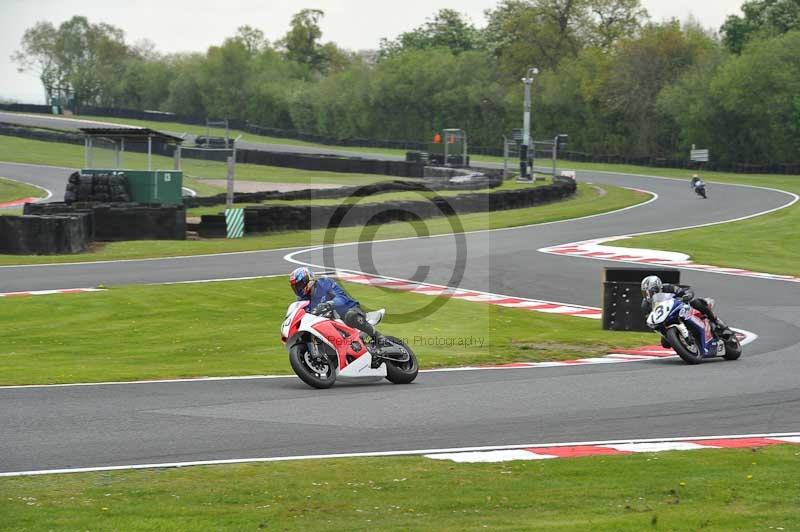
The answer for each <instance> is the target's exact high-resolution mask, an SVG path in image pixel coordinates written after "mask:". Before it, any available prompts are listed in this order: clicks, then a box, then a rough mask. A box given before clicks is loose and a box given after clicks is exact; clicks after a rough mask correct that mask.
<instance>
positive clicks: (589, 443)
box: [0, 432, 800, 477]
mask: <svg viewBox="0 0 800 532" xmlns="http://www.w3.org/2000/svg"><path fill="white" fill-rule="evenodd" d="M797 436H800V433H798V432H779V433H767V434H736V435H722V436H718V435H710V436H686V437H669V438H642V439H623V440H600V441H585V442H562V443H543V444H537V443H526V444H516V445H491V446H482V447H452V448H443V449H414V450H397V451H365V452H358V453H333V454H312V455H297V456H275V457H260V458H228V459H217V460H196V461H188V462H163V463H149V464H129V465H115V466H96V467H77V468H64V469H41V470H31V471H9V472H2V473H0V477H21V476H36V475H54V474H67V473H91V472H100V471H125V470H135V469H161V468H180V467H191V466H208V465H230V464H248V463H251V464H253V463H265V462H290V461H300V460H325V459H339V458H369V457H392V456H421V455H426V454H442V453H461V452H476V451H478V452H479V451H500V450H513V449H527V448H531V447H535V448H538V449H547V448H558V447H572V446H597V445H625V444H637V443H660V442H681V441H687V442H694V441H702V440H712V439H713V440H722V439H725V440H728V439H730V440H734V439H745V438H787V437H788V438H793V437H797Z"/></svg>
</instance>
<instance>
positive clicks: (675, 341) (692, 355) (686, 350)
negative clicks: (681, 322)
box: [667, 327, 703, 364]
mask: <svg viewBox="0 0 800 532" xmlns="http://www.w3.org/2000/svg"><path fill="white" fill-rule="evenodd" d="M690 337H691V334H690ZM667 341H669V343H670V345H672V349H674V350H675V352H676V353H678V356H679V357H681V358H682V359H683V361H684V362H686V363H687V364H699V363H700V362H702V361H703V356H702V355H701V354H700V350H699V348H698V346H697V344H696V343H692V345H691V347H694V352H692V349H691V347H690V346H689V345H688V344H687V343H686V339H684V337H683V336H682V335H681V333H680V331H678V329H676V328H675V327H671V328H669V329H667ZM692 341H693V342H694V339H692Z"/></svg>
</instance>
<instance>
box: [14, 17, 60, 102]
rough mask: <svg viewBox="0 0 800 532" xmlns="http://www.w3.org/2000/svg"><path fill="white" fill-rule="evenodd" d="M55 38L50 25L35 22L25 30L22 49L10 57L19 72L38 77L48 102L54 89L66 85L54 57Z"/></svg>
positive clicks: (54, 31) (52, 27)
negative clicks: (29, 73)
mask: <svg viewBox="0 0 800 532" xmlns="http://www.w3.org/2000/svg"><path fill="white" fill-rule="evenodd" d="M57 38H58V32H57V31H56V28H55V27H54V26H53V25H52V24H51V23H49V22H37V23H36V24H35V25H34V26H33V27H32V28H28V29H27V30H25V33H24V34H23V36H22V42H21V45H22V49H21V50H18V51H16V52H14V54H12V56H11V59H12V60H13V61H14V62H15V63H17V65H18V70H19V71H20V72H31V73H34V74H36V75H37V76H39V80H40V81H41V82H42V86H43V87H44V89H45V92H46V95H47V99H48V100H49V99H50V96H51V92H52V90H53V89H54V88H55V87H58V86H60V85H61V84H63V83H66V80H65V79H64V78H65V75H66V73H65V72H64V71H63V67H62V65H61V64H60V63H59V61H58V58H57V56H56V40H57Z"/></svg>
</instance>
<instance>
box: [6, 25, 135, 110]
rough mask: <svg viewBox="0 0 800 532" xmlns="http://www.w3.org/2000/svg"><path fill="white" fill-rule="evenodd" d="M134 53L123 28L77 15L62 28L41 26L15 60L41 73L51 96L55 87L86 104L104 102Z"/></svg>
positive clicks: (31, 33) (24, 41)
mask: <svg viewBox="0 0 800 532" xmlns="http://www.w3.org/2000/svg"><path fill="white" fill-rule="evenodd" d="M130 57H131V51H130V49H129V48H128V46H127V45H126V44H125V39H124V33H123V31H122V30H121V29H119V28H116V27H114V26H111V25H109V24H105V23H100V24H91V23H90V22H89V20H88V19H87V18H86V17H79V16H75V17H72V18H71V19H69V20H67V21H65V22H63V23H62V24H61V25H60V26H59V27H58V29H55V28H54V27H53V26H52V25H51V24H49V23H42V22H40V23H37V24H36V25H35V26H34V27H33V28H31V29H29V30H27V31H26V32H25V34H24V36H23V38H22V49H21V50H19V51H18V52H17V53H15V54H14V56H13V58H14V60H15V61H17V63H18V64H20V66H21V68H22V69H34V70H35V71H37V72H38V73H39V76H40V79H41V80H42V83H43V84H44V86H45V90H46V91H47V92H48V95H49V93H50V92H51V91H53V90H54V89H55V88H63V89H66V90H70V91H72V92H74V93H75V96H76V98H77V99H78V100H79V101H80V102H82V103H85V104H93V103H98V102H100V101H101V100H102V99H103V98H104V97H105V95H104V91H106V90H107V89H108V88H110V86H111V85H112V84H113V83H114V82H115V81H116V80H117V79H119V77H120V76H121V75H122V73H123V71H124V68H125V67H124V63H125V61H126V60H127V59H128V58H130Z"/></svg>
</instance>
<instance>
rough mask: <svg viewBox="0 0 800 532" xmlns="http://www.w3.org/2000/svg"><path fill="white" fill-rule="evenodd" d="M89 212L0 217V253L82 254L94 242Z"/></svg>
mask: <svg viewBox="0 0 800 532" xmlns="http://www.w3.org/2000/svg"><path fill="white" fill-rule="evenodd" d="M87 218H89V215H88V214H86V213H71V214H68V215H62V216H0V253H5V254H11V255H53V254H64V253H79V252H81V251H84V250H85V249H86V248H87V247H88V246H89V243H90V242H91V241H92V238H91V234H90V229H89V226H90V224H89V223H88V222H87Z"/></svg>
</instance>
